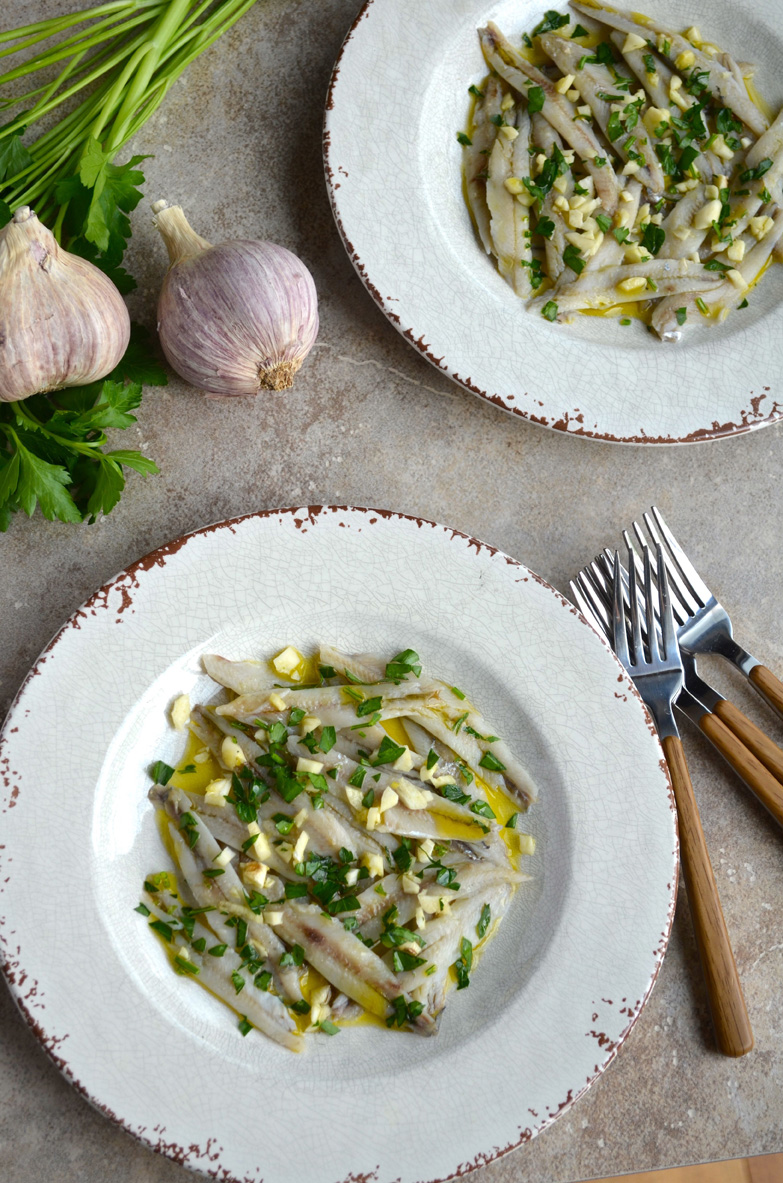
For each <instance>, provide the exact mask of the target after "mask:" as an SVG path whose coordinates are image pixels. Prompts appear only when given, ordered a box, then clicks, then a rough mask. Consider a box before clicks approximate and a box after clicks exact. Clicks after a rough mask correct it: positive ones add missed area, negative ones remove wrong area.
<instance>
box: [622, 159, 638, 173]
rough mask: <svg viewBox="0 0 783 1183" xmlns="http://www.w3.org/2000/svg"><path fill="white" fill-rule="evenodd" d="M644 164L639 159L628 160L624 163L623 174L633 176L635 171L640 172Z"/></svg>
mask: <svg viewBox="0 0 783 1183" xmlns="http://www.w3.org/2000/svg"><path fill="white" fill-rule="evenodd" d="M641 167H642V166H641V165H640V164H639V161H638V160H627V161H626V162H625V164H624V165H623V171H622V176H624V177H632V176H633V175H634V173H638V172H639V170H640V168H641Z"/></svg>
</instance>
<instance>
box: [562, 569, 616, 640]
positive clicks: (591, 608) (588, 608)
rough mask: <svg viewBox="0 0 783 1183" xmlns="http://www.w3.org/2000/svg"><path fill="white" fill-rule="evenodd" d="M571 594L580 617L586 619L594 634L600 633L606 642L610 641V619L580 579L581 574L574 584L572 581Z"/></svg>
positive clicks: (584, 581) (588, 587) (587, 585)
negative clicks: (580, 614)
mask: <svg viewBox="0 0 783 1183" xmlns="http://www.w3.org/2000/svg"><path fill="white" fill-rule="evenodd" d="M571 594H572V596H573V598H574V602H575V604H576V605H577V607H578V608H579V610H580V611H581V613H582V615H583V616H585V617H587V619H588V620H589V621H590V624H592V626H593V628H594V629H595V630H596V632H600V633H602V635H603V636H605V637H606V638H607V640H609V641H611V639H612V624H611V618H610V616H609V614H608V613H607V612H606V610H605V609H604V608H603V606H602V605H601V604H600V603H599V601H598V600H597V599H596V598H595V596H594V594H593V592H592V590H591V588H590V586H589V584H588V583H587V581H586V580H584V579H583V578H582V575H581V573H580V574H579V575H577V577H576V582H575V583H574V582H573V580H572V581H571Z"/></svg>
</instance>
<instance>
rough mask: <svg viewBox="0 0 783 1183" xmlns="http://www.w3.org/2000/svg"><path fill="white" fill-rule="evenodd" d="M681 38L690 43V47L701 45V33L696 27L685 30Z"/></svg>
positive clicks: (692, 26)
mask: <svg viewBox="0 0 783 1183" xmlns="http://www.w3.org/2000/svg"><path fill="white" fill-rule="evenodd" d="M683 37H685V38H686V39H687V40H688V41H690V43H691V45H695V46H697V47H698V46H699V45H700V44H701V32H700V31H699V28H698V26H697V25H691V27H690V28H689V29H686V30H685V32H684V33H683Z"/></svg>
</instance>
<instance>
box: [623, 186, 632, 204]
mask: <svg viewBox="0 0 783 1183" xmlns="http://www.w3.org/2000/svg"><path fill="white" fill-rule="evenodd" d="M620 201H624V202H625V203H626V204H628V203H629V202H631V201H633V193H629V192H628V190H627V189H621V190H620Z"/></svg>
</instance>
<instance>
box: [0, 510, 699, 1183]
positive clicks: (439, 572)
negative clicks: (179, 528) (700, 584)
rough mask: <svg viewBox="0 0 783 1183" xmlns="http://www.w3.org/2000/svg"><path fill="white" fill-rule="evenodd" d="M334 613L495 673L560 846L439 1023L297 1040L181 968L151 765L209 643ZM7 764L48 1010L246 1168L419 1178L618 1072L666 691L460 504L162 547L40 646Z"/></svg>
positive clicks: (6, 902) (437, 663) (32, 977)
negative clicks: (234, 1011) (434, 1029)
mask: <svg viewBox="0 0 783 1183" xmlns="http://www.w3.org/2000/svg"><path fill="white" fill-rule="evenodd" d="M321 639H328V640H329V641H331V642H332V643H334V644H336V645H337V646H339V647H341V648H343V649H346V650H353V651H358V650H370V651H377V652H381V653H383V652H388V653H392V652H396V651H399V650H400V649H401V648H405V647H412V648H415V649H416V650H417V651H418V652H419V653H420V654H421V656H422V659H423V661H424V664H425V667H426V668H427V669H428V670H429V671H431V672H432V673H433V674H434V675H435V676H437V677H441V678H445V679H446V680H447V681H448V682H449V683H457V684H459V685H460V686H462V687H464V688H465V689H466V690H468V691H469V692H470V695H471V697H472V698H474V699H475V701H476V703H477V704H478V705H479V706H480V707H481V709H483V711H484V712H485V713H486V715H487V716H488V717H489V718H491V719H492V720H493V722H495V721H497V726H498V728H499V729H501V734H503V735H505V736H507V737H508V738H509V739H510V740H511V741H512V742H513V746H514V749H515V750H516V751H517V752H518V753H519V754H520V755H521V757H522V758H523V759H524V760H525V761H526V762H527V764H528V766H529V769H530V771H531V773H532V775H533V777H534V779H535V780H536V781H537V783H538V785H539V788H540V800H539V802H538V803H537V804H536V805H535V807H534V808H533V809H532V810H531V811H530V813H529V814H528V815H527V817H526V818H525V828H526V829H528V830H529V831H530V832H532V833H533V834H534V835H535V837H536V839H537V849H536V853H535V855H534V856H532V857H531V858H530V859H529V860H527V869H528V870H529V872H530V873H531V875H532V876H533V878H532V880H531V882H530V883H528V884H525V885H523V887H522V888H520V890H519V891H518V893H517V895H516V897H515V899H514V901H513V903H512V906H511V908H510V910H509V912H508V914H507V917H506V919H505V920H504V922H503V925H502V926H501V927H500V929H499V932H498V935H497V937H496V938H495V939H494V940H493V942H492V944H491V945H490V946H489V948H488V950H487V952H486V955H485V956H484V957H483V959H482V961H481V964H480V966H479V967H478V970H477V972H476V973H475V974H474V975H473V978H472V982H471V986H470V988H469V989H468V990H463V991H460V992H459V993H454V994H452V995H451V996H450V1001H449V1003H448V1006H447V1008H446V1011H445V1012H444V1014H443V1020H442V1023H441V1028H440V1032H439V1034H438V1035H437V1036H436V1037H434V1038H432V1039H424V1038H421V1037H417V1036H414V1035H409V1034H407V1033H399V1032H392V1031H386V1030H384V1029H383V1028H376V1027H356V1028H353V1029H345V1030H343V1031H341V1032H340V1034H339V1035H338V1036H337V1037H333V1038H331V1039H329V1038H326V1037H315V1038H313V1039H312V1040H311V1046H310V1047H309V1048H308V1050H307V1052H306V1053H305V1054H304V1055H302V1056H295V1055H292V1054H291V1053H289V1052H286V1051H284V1050H283V1049H281V1048H280V1047H278V1046H277V1045H275V1044H273V1043H271V1042H269V1041H268V1040H266V1039H264V1037H263V1036H261V1035H260V1034H258V1033H257V1032H251V1033H250V1034H249V1035H248V1037H247V1038H245V1039H243V1038H242V1036H241V1035H240V1033H239V1031H238V1029H237V1024H236V1021H235V1019H234V1018H233V1017H232V1015H231V1014H230V1012H228V1011H227V1010H226V1008H225V1007H224V1006H223V1005H222V1004H220V1003H218V1002H217V1000H215V999H214V998H213V997H212V996H211V995H209V994H207V993H206V992H205V991H203V990H201V989H199V988H198V986H196V985H195V984H194V983H193V982H192V981H190V980H189V979H183V978H181V977H177V976H176V975H174V974H173V973H172V972H171V970H170V968H169V966H168V963H167V961H166V958H165V954H164V952H163V950H162V948H161V947H160V945H159V943H158V942H157V941H155V940H154V939H152V938H151V936H150V934H149V933H148V932H147V931H146V924H145V922H144V920H143V918H142V917H141V916H139V915H138V914H137V913H136V912H134V907H135V905H136V903H137V902H138V894H139V888H140V885H141V883H142V881H143V878H144V876H145V875H146V874H148V873H150V872H152V871H156V870H161V869H165V868H166V867H168V866H170V862H169V858H168V855H167V854H166V852H165V850H164V848H163V845H162V843H161V840H160V836H159V833H158V831H157V828H156V825H155V822H154V818H153V810H152V809H151V807H150V806H149V804H148V801H147V789H148V787H149V779H148V776H147V773H146V769H147V768H148V767H149V765H150V762H151V761H153V760H155V759H159V758H161V759H164V760H167V761H169V762H172V763H176V761H177V760H178V759H179V757H180V755H181V754H182V743H183V740H182V736H181V733H180V734H177V733H175V732H173V731H172V730H171V728H170V727H169V725H168V723H167V706H168V704H170V702H171V701H172V699H173V698H174V697H175V696H176V695H178V694H180V693H183V692H188V693H189V694H190V696H191V699H192V701H198V700H199V699H202V700H203V699H204V698H206V697H207V696H208V695H209V694H210V692H211V691H210V683H209V680H208V679H207V678H206V677H205V675H204V674H203V673H202V671H201V667H200V662H199V657H200V654H202V653H203V652H204V651H217V652H220V653H222V654H224V655H225V656H227V657H240V656H251V655H258V656H263V655H268V654H270V653H272V652H275V651H277V650H279V649H280V648H281V647H282V646H283V645H285V644H288V643H292V644H294V645H296V646H298V647H299V648H300V649H303V650H305V651H307V649H308V648H309V647H311V646H314V645H315V644H316V643H318V641H319V640H321ZM0 771H1V772H2V783H3V786H4V788H3V790H2V808H3V844H2V846H0V942H1V943H2V952H3V958H4V964H5V974H6V977H7V980H8V983H9V985H10V987H11V990H12V992H13V994H14V997H15V999H16V1001H17V1003H18V1005H19V1007H20V1009H21V1011H22V1013H23V1015H24V1016H25V1018H26V1020H27V1022H28V1023H29V1025H30V1027H31V1028H32V1030H33V1031H34V1032H35V1034H36V1035H37V1037H38V1038H39V1039H40V1041H41V1043H42V1044H43V1046H44V1047H45V1048H46V1050H47V1051H48V1053H49V1055H50V1056H51V1058H52V1059H53V1060H54V1062H55V1063H56V1064H57V1065H58V1067H59V1068H60V1069H61V1070H62V1071H63V1072H64V1073H65V1075H66V1076H67V1078H68V1079H69V1080H70V1081H71V1083H72V1084H73V1085H74V1086H75V1087H76V1088H77V1089H78V1090H79V1091H80V1092H81V1093H82V1094H83V1095H84V1096H85V1097H86V1098H87V1099H88V1100H90V1101H91V1102H92V1103H93V1104H94V1105H95V1106H97V1107H98V1108H99V1109H100V1110H101V1111H102V1112H103V1113H104V1114H106V1116H108V1117H109V1118H111V1119H112V1120H113V1121H115V1122H117V1123H119V1124H121V1125H122V1126H123V1127H124V1128H125V1129H126V1130H127V1131H128V1132H129V1133H131V1134H133V1135H135V1136H136V1137H137V1138H139V1139H141V1140H142V1141H143V1142H144V1143H146V1144H147V1145H148V1146H150V1147H152V1148H153V1149H154V1150H156V1151H158V1152H160V1153H162V1154H166V1155H169V1156H170V1157H172V1158H174V1159H176V1160H177V1161H179V1162H181V1163H184V1164H185V1165H187V1166H188V1167H192V1168H194V1169H197V1170H202V1171H208V1172H209V1173H210V1174H212V1175H214V1177H216V1178H220V1179H223V1180H242V1181H243V1183H251V1181H252V1183H261V1180H264V1183H295V1181H296V1183H298V1181H300V1180H303V1179H305V1180H307V1183H338V1181H339V1180H346V1181H348V1180H357V1179H362V1180H366V1181H367V1183H389V1181H391V1180H398V1181H401V1183H421V1181H423V1180H435V1179H438V1180H443V1179H445V1178H448V1177H450V1176H452V1175H454V1174H458V1173H459V1174H462V1173H464V1172H465V1171H468V1170H470V1169H471V1168H472V1167H476V1166H479V1165H481V1164H483V1163H487V1162H490V1161H491V1160H492V1159H494V1158H496V1157H497V1156H499V1155H500V1154H502V1153H504V1152H505V1151H506V1150H509V1149H511V1148H512V1147H514V1146H519V1145H520V1144H521V1143H524V1142H526V1141H528V1140H529V1139H530V1138H532V1137H533V1136H534V1135H535V1134H537V1133H538V1132H539V1131H540V1130H542V1129H543V1128H544V1127H545V1126H547V1125H548V1124H549V1123H551V1122H552V1121H554V1120H555V1118H557V1117H558V1116H559V1115H560V1114H561V1113H562V1112H563V1111H564V1110H565V1109H567V1108H568V1107H569V1106H570V1105H571V1104H572V1103H573V1102H574V1101H575V1100H576V1099H577V1097H579V1095H580V1094H581V1093H582V1092H584V1090H585V1089H586V1088H587V1087H588V1086H589V1085H590V1084H591V1083H592V1082H593V1081H594V1080H595V1079H596V1078H597V1077H598V1076H599V1075H600V1074H601V1073H602V1072H603V1070H604V1069H605V1068H606V1066H607V1064H608V1063H609V1062H610V1061H611V1059H612V1058H613V1056H614V1054H615V1052H616V1050H617V1047H618V1045H619V1044H620V1043H621V1042H622V1040H623V1039H624V1038H625V1036H626V1035H627V1034H628V1031H629V1029H630V1028H631V1026H632V1025H633V1023H634V1021H635V1019H636V1018H637V1017H638V1015H639V1012H640V1010H641V1008H642V1007H643V1005H644V1002H645V1000H646V998H647V996H648V994H649V992H650V990H651V988H652V985H653V983H654V981H655V977H656V974H657V972H658V969H659V967H660V964H661V960H662V958H663V954H664V950H665V948H666V943H667V939H668V935H669V930H670V924H671V918H672V912H673V906H674V898H675V884H676V867H677V848H676V847H677V840H676V824H675V815H674V811H673V805H672V801H671V796H670V791H669V783H668V779H667V776H666V773H665V771H664V769H663V767H662V764H661V752H660V748H659V746H658V742H657V739H656V738H655V737H654V735H653V732H652V728H651V724H650V722H649V719H648V717H647V714H646V712H645V710H644V708H643V706H642V704H641V701H640V700H639V698H638V697H637V695H636V694H635V692H634V690H633V687H632V685H631V683H630V682H629V680H628V678H627V677H626V676H625V674H624V673H623V671H622V670H621V667H620V666H619V664H618V663H617V661H616V660H615V658H614V657H613V655H612V654H611V653H610V652H609V650H608V648H607V647H606V646H605V645H604V644H603V643H602V641H601V640H600V639H599V638H598V636H597V635H596V634H595V633H594V632H593V630H592V629H591V628H590V627H589V625H587V623H586V622H585V621H584V620H583V619H582V617H581V616H580V615H579V614H578V613H577V612H576V611H575V609H574V608H572V607H571V605H570V604H568V603H567V601H565V600H564V599H563V598H562V596H560V595H559V594H558V593H557V592H556V591H554V590H553V588H551V587H550V586H549V585H548V584H546V583H544V582H543V580H541V579H539V578H538V576H536V575H534V574H533V573H532V572H530V571H528V570H527V569H526V568H525V567H523V566H522V565H521V564H519V563H517V562H515V561H514V560H513V559H510V558H508V557H507V556H506V555H504V554H502V553H500V552H499V551H496V550H495V549H493V548H492V547H490V546H487V545H485V544H482V543H480V542H477V541H475V540H474V539H470V538H467V537H466V536H465V535H463V534H460V533H458V532H456V531H454V530H450V529H447V528H445V527H443V526H439V525H435V524H434V523H432V522H425V521H418V520H415V519H413V518H407V517H403V516H401V515H397V514H391V513H388V512H384V513H380V512H377V511H372V510H360V509H347V508H335V507H326V508H313V507H310V508H305V509H301V510H296V509H293V510H286V511H281V512H274V513H266V514H255V515H251V516H249V517H245V518H239V519H236V520H234V521H230V522H223V523H220V524H218V525H216V526H211V527H209V528H208V529H204V530H201V531H198V532H197V533H195V534H190V535H187V536H186V537H184V538H181V539H178V540H177V541H176V542H174V543H172V544H171V545H169V546H166V547H163V548H162V549H161V550H159V551H156V552H154V553H153V554H151V555H148V556H147V557H146V558H145V559H142V560H141V561H140V562H138V563H136V564H135V565H134V566H132V567H130V568H129V569H128V570H127V571H125V572H123V573H122V574H120V575H119V576H117V578H116V579H114V580H112V581H111V582H110V583H109V584H107V585H106V586H105V587H103V588H101V590H100V591H98V592H96V594H95V595H94V596H92V598H91V599H90V600H88V601H87V603H86V604H85V605H84V606H83V607H82V608H81V609H80V610H79V611H78V612H76V613H75V614H74V615H73V617H72V618H71V619H70V620H69V621H68V623H67V624H66V625H64V627H63V628H62V630H61V631H60V633H58V635H57V636H56V637H55V639H54V640H53V641H52V643H51V644H50V646H49V647H48V649H47V650H46V651H45V652H44V653H43V654H42V656H41V657H40V659H39V660H38V662H37V664H36V666H35V667H34V669H33V670H32V671H31V673H30V675H29V677H28V679H27V681H26V682H25V684H24V686H23V687H22V690H21V691H20V693H19V695H18V697H17V699H16V701H15V703H14V705H13V707H12V710H11V712H10V715H9V718H8V720H7V722H6V724H5V729H4V732H3V736H2V750H0ZM43 860H47V861H48V862H49V863H51V862H52V861H54V862H55V863H56V875H55V879H54V881H49V882H48V885H47V887H46V890H42V889H41V884H42V879H41V865H42V861H43ZM55 888H56V890H55ZM605 1087H607V1088H610V1087H611V1080H608V1081H607V1082H606V1085H605Z"/></svg>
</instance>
